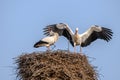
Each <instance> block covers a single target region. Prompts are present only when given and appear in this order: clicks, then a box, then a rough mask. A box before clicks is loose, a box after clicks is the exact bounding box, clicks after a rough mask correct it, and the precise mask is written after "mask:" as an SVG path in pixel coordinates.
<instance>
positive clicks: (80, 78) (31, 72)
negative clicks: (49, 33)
mask: <svg viewBox="0 0 120 80" xmlns="http://www.w3.org/2000/svg"><path fill="white" fill-rule="evenodd" d="M16 64H17V76H18V77H19V79H20V80H97V73H96V71H95V69H94V67H93V66H91V65H90V64H89V62H88V60H87V57H86V56H85V55H81V54H74V53H71V52H67V51H62V50H57V51H52V52H33V53H31V54H22V55H20V56H18V57H17V58H16Z"/></svg>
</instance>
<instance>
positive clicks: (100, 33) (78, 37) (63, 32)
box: [43, 23, 113, 53]
mask: <svg viewBox="0 0 120 80" xmlns="http://www.w3.org/2000/svg"><path fill="white" fill-rule="evenodd" d="M49 28H51V29H52V31H53V32H55V33H58V34H59V36H64V37H66V38H67V39H68V40H69V42H70V43H71V45H72V46H73V47H74V52H76V46H78V45H80V52H81V53H82V48H81V47H86V46H88V45H90V44H91V42H93V41H95V40H97V39H102V40H105V41H107V42H108V41H109V40H110V39H112V34H113V32H112V30H111V29H108V28H105V27H101V26H98V25H92V26H91V27H90V28H89V29H88V30H87V31H86V32H84V33H82V34H79V33H78V28H76V30H75V33H73V31H72V30H71V29H70V27H69V26H68V25H67V24H64V23H59V24H53V25H48V26H46V27H45V28H44V29H43V30H44V34H45V35H50V33H49Z"/></svg>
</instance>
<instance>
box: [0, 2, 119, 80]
mask: <svg viewBox="0 0 120 80" xmlns="http://www.w3.org/2000/svg"><path fill="white" fill-rule="evenodd" d="M60 22H63V23H67V24H68V25H69V26H70V27H71V29H72V30H73V31H74V30H75V28H76V27H78V28H79V33H83V32H84V31H86V30H87V29H88V28H89V27H90V26H91V25H93V24H97V25H100V26H104V27H107V28H110V29H112V30H113V32H114V36H113V39H112V40H111V41H110V42H109V43H107V42H104V41H102V40H97V41H95V42H93V43H92V44H91V45H90V46H88V47H85V48H83V52H84V53H85V54H86V55H88V56H90V57H93V58H95V59H92V58H90V61H92V62H91V64H92V65H94V66H98V68H97V70H98V71H99V74H100V79H101V80H120V77H119V76H120V75H119V74H120V69H119V68H120V62H119V61H120V57H119V56H120V53H119V52H120V51H119V49H120V42H119V41H120V31H119V29H120V27H119V24H120V1H119V0H59V1H58V0H0V79H1V80H15V79H16V77H15V76H16V75H15V70H14V69H15V68H14V67H15V64H14V59H13V58H15V57H17V56H19V55H21V54H22V53H26V52H27V53H32V52H34V51H45V50H46V48H45V47H41V48H38V49H35V48H33V45H34V43H35V42H37V41H38V40H40V39H41V38H43V37H45V36H44V35H43V32H42V28H44V27H45V26H46V25H49V24H54V23H60ZM55 45H56V48H55V50H57V49H67V40H66V39H65V38H64V37H61V38H60V39H59V40H58V42H57V43H56V44H55ZM65 45H66V46H65ZM70 50H71V51H73V48H72V46H70ZM77 51H79V47H77Z"/></svg>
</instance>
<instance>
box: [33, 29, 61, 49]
mask: <svg viewBox="0 0 120 80" xmlns="http://www.w3.org/2000/svg"><path fill="white" fill-rule="evenodd" d="M48 32H49V33H50V35H49V36H47V37H45V38H42V39H41V40H40V41H38V42H37V43H35V44H34V47H35V48H38V47H43V46H46V47H47V48H48V50H50V46H51V45H54V43H55V42H56V41H57V40H58V38H59V36H58V33H55V32H53V31H52V30H50V29H49V30H48Z"/></svg>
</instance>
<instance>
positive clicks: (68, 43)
mask: <svg viewBox="0 0 120 80" xmlns="http://www.w3.org/2000/svg"><path fill="white" fill-rule="evenodd" d="M69 51H70V50H69V41H68V52H69Z"/></svg>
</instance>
